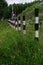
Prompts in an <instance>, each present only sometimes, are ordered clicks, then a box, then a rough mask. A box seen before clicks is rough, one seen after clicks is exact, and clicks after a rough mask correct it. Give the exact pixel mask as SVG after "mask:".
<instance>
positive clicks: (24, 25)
mask: <svg viewBox="0 0 43 65" xmlns="http://www.w3.org/2000/svg"><path fill="white" fill-rule="evenodd" d="M23 34H26V21H25V16H23Z"/></svg>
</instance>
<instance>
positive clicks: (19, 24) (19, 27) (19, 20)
mask: <svg viewBox="0 0 43 65" xmlns="http://www.w3.org/2000/svg"><path fill="white" fill-rule="evenodd" d="M18 30H21V19H20V17H18Z"/></svg>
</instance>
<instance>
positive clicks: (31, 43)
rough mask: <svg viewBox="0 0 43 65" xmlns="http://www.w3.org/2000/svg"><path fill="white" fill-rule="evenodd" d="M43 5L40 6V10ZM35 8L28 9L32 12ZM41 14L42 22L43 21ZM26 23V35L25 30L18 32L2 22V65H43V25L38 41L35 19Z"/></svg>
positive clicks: (0, 47) (0, 24)
mask: <svg viewBox="0 0 43 65" xmlns="http://www.w3.org/2000/svg"><path fill="white" fill-rule="evenodd" d="M38 4H39V3H38ZM42 4H43V3H40V4H39V5H41V6H40V8H41V7H42ZM36 5H37V4H36ZM39 5H37V6H39ZM33 6H35V4H34V5H33ZM33 6H31V7H30V8H29V9H28V8H27V9H28V10H31V8H33ZM27 9H26V10H25V11H26V12H27ZM41 12H42V10H41ZM28 13H29V12H28ZM23 14H24V13H23ZM41 14H42V13H40V14H39V15H40V16H41V19H40V21H42V19H43V18H42V15H41ZM20 15H22V14H20ZM40 16H39V17H40ZM29 20H31V22H29ZM26 21H27V22H28V25H27V34H26V35H24V34H23V32H22V31H23V30H22V31H16V30H15V29H13V28H11V27H10V26H9V25H8V23H7V22H6V21H3V22H0V65H43V27H42V26H43V24H40V27H39V41H37V40H35V37H34V34H35V32H34V17H33V19H32V18H31V19H28V17H27V18H26Z"/></svg>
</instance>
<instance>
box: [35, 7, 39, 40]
mask: <svg viewBox="0 0 43 65" xmlns="http://www.w3.org/2000/svg"><path fill="white" fill-rule="evenodd" d="M38 14H39V9H38V8H35V39H37V40H38V38H39V30H38V29H39V17H38Z"/></svg>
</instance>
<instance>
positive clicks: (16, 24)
mask: <svg viewBox="0 0 43 65" xmlns="http://www.w3.org/2000/svg"><path fill="white" fill-rule="evenodd" d="M15 28H16V30H18V23H17V19H16V20H15Z"/></svg>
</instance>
